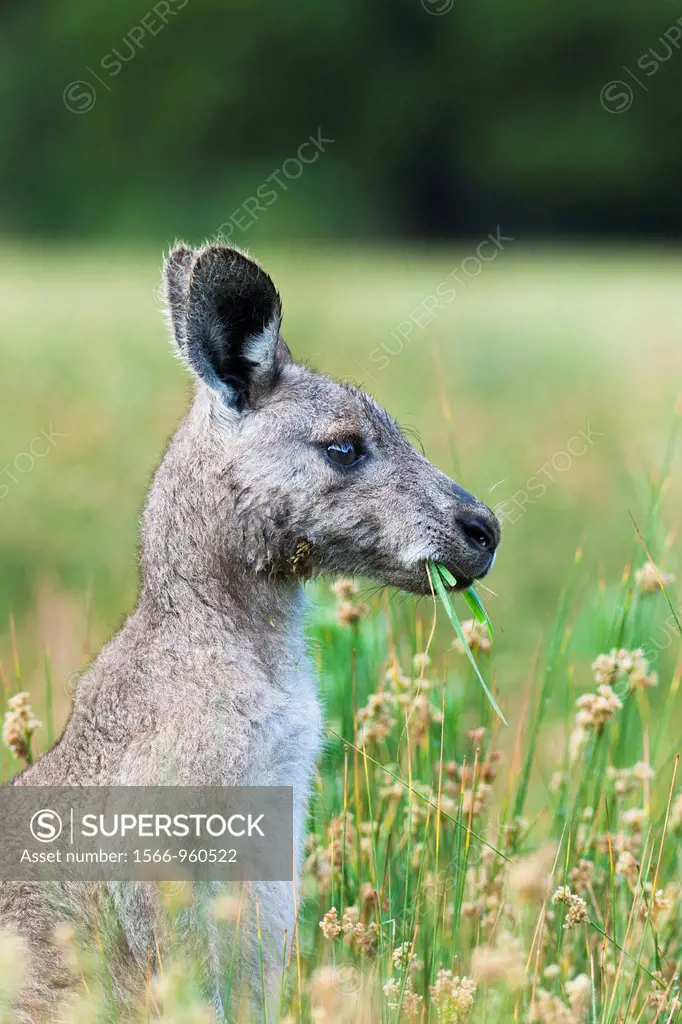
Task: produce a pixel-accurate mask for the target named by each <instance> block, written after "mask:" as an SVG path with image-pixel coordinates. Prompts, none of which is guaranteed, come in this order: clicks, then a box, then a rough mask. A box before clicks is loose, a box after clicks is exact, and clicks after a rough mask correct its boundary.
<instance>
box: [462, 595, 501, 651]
mask: <svg viewBox="0 0 682 1024" xmlns="http://www.w3.org/2000/svg"><path fill="white" fill-rule="evenodd" d="M463 597H464V600H465V601H466V603H467V604H468V605H469V607H470V608H471V611H472V612H473V616H474V618H475V619H476V621H477V622H480V624H481V625H482V626H485V627H486V629H487V630H488V632H489V633H490V639H491V640H492V639H493V638H494V636H495V633H494V631H493V624H492V622H491V621H490V616H489V615H488V613H487V611H486V610H485V608H484V607H483V602H482V601H481V599H480V597H479V596H478V594H477V592H476V590H475V589H474V587H473V585H472V586H470V587H467V589H466V590H465V591H463Z"/></svg>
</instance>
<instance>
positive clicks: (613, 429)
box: [0, 242, 682, 1024]
mask: <svg viewBox="0 0 682 1024" xmlns="http://www.w3.org/2000/svg"><path fill="white" fill-rule="evenodd" d="M257 255H258V256H259V257H260V258H261V259H262V260H263V262H264V263H265V265H266V266H267V268H268V270H269V271H270V272H271V273H272V276H273V277H274V279H275V280H276V281H277V283H278V286H279V289H280V292H281V294H282V298H283V304H284V313H285V319H284V331H283V333H284V336H285V338H286V340H287V341H288V343H289V345H290V347H291V348H292V350H293V352H294V354H295V356H296V357H298V358H301V359H305V360H307V361H309V362H311V363H312V364H313V365H314V366H315V367H316V368H318V369H322V370H324V371H326V372H329V373H330V374H333V375H336V376H340V377H346V378H352V379H354V380H355V381H359V382H361V383H363V384H364V386H365V387H367V388H368V389H369V390H371V391H372V392H373V393H374V394H375V395H376V397H377V398H378V399H379V400H380V401H381V402H382V403H383V404H384V405H386V406H387V407H388V408H389V409H390V411H391V412H392V413H394V414H395V415H396V416H397V418H398V419H399V420H400V421H401V423H402V424H403V425H405V426H406V427H408V428H410V430H412V431H416V432H417V433H418V436H419V443H421V444H422V445H423V447H424V450H425V452H426V454H427V455H428V457H429V458H431V459H432V461H434V462H435V463H436V464H437V465H439V466H440V467H441V468H442V469H444V470H445V471H446V472H448V473H450V474H451V475H453V476H455V478H456V479H457V480H458V481H459V482H460V483H462V484H463V485H464V486H466V487H467V488H468V489H469V490H472V491H474V492H475V493H477V494H478V495H479V496H480V497H481V498H483V499H484V500H486V501H488V503H489V504H491V505H494V506H498V507H499V508H500V510H501V514H502V515H503V518H504V525H503V542H502V545H501V548H500V551H499V555H498V559H497V564H496V567H495V570H494V572H493V573H492V575H491V576H490V578H489V580H487V581H486V584H487V585H488V586H489V587H490V590H491V591H493V593H487V592H486V591H485V590H484V589H482V590H481V593H482V595H483V597H484V599H485V603H486V605H487V607H488V610H489V612H490V614H491V617H492V620H493V623H494V625H495V642H494V645H493V650H492V652H491V653H490V654H487V653H483V654H481V655H480V662H481V665H482V668H483V671H484V672H485V674H486V677H487V678H488V679H492V681H493V684H494V688H495V691H496V694H497V696H498V699H499V701H500V704H501V705H502V708H503V710H504V712H505V715H506V717H507V719H508V721H509V726H508V727H507V728H505V727H504V726H502V725H501V723H500V722H499V721H498V720H497V719H496V718H495V716H494V715H493V714H492V713H491V711H490V708H489V706H488V704H487V702H486V701H485V698H484V697H483V695H482V692H481V690H480V687H479V685H478V683H477V682H476V680H475V677H474V675H473V672H472V671H471V670H470V668H469V667H468V666H467V663H466V660H465V658H464V657H463V656H462V654H461V653H459V652H457V651H456V650H454V649H453V647H452V641H453V634H452V630H451V627H450V626H449V624H448V622H447V619H446V616H445V615H444V614H443V611H442V609H440V610H438V609H436V608H435V607H434V603H433V602H431V601H429V600H422V601H419V602H416V601H413V600H412V599H411V598H410V599H404V598H401V597H400V596H398V597H396V598H395V599H390V595H386V596H384V595H379V596H377V595H376V592H375V591H374V589H372V588H371V586H369V585H368V586H367V595H366V600H367V603H368V604H369V605H370V608H369V613H368V614H364V612H363V614H362V616H361V618H360V621H359V623H358V624H357V626H345V627H344V626H342V625H341V624H339V622H338V621H337V619H336V616H335V603H336V600H337V599H336V598H335V597H334V596H333V595H331V594H330V593H329V591H328V588H327V587H326V586H325V585H323V584H317V585H316V586H315V588H313V589H312V591H311V596H312V597H313V602H312V607H311V614H310V631H311V636H312V637H313V640H314V643H315V645H316V650H317V652H318V653H317V657H318V661H319V666H320V677H321V687H322V691H323V695H324V699H325V704H326V708H327V724H328V727H329V736H328V740H329V742H328V745H327V748H326V750H325V753H324V756H323V758H322V761H321V764H320V771H319V777H318V782H317V787H316V795H315V801H314V809H313V815H312V819H311V837H310V844H309V860H308V865H307V870H306V875H305V879H304V884H303V891H302V893H301V894H300V895H301V901H302V912H301V921H300V927H299V934H298V936H297V942H296V943H295V945H294V952H293V955H292V959H291V963H290V964H289V966H288V970H287V973H286V977H287V982H288V985H287V990H286V993H285V995H284V997H283V1015H285V1016H286V1015H288V1016H289V1018H290V1019H291V1020H292V1021H293V1020H295V1021H299V1020H301V1021H308V1020H311V1019H313V1020H315V1021H318V1022H322V1021H325V1022H326V1021H329V1022H331V1021H349V1022H350V1021H356V1020H366V1021H379V1020H386V1021H397V1020H398V1019H400V1020H407V1019H414V1020H434V1021H436V1020H440V1021H452V1022H460V1021H464V1020H471V1021H488V1022H493V1024H498V1022H499V1024H502V1022H504V1024H506V1022H508V1021H512V1020H515V1021H526V1020H528V1021H531V1020H536V1021H540V1022H547V1024H550V1022H554V1021H573V1022H580V1021H590V1022H597V1021H599V1022H600V1024H616V1022H620V1021H622V1022H628V1024H629V1022H635V1021H640V1020H641V1021H656V1022H660V1024H663V1022H669V1021H673V1020H678V1018H679V1016H680V1014H679V1012H678V1011H679V1001H677V1002H676V999H677V984H678V981H677V975H678V972H679V968H680V961H681V957H682V928H681V924H682V921H681V916H680V915H681V912H682V908H681V907H680V900H679V891H678V888H676V887H677V886H678V883H679V878H680V867H681V866H682V842H681V830H682V801H681V800H680V798H679V797H678V792H679V786H680V782H681V781H682V779H681V778H680V777H679V776H677V777H676V775H675V773H676V760H675V758H676V754H677V751H678V750H679V734H680V721H681V720H682V719H681V718H680V713H681V702H680V699H679V694H678V688H679V678H680V677H679V675H677V674H676V672H675V666H676V661H677V657H678V653H679V632H678V629H677V626H676V624H675V621H674V616H673V613H672V611H671V606H672V608H673V609H675V608H677V601H676V596H675V586H674V584H670V585H668V586H667V587H666V593H665V594H664V593H661V592H655V593H651V594H648V593H643V592H642V591H641V589H638V588H637V587H636V586H635V581H634V571H635V570H636V569H638V568H640V567H641V566H643V565H644V564H645V563H646V561H647V558H646V554H645V551H644V549H643V547H642V543H641V542H640V539H639V538H638V536H637V533H636V530H635V525H634V524H637V526H638V527H639V529H640V530H641V532H642V534H643V536H644V538H645V540H646V544H647V546H648V548H649V551H650V552H651V555H652V557H653V559H654V561H655V562H656V563H657V564H658V565H660V566H661V567H662V568H663V569H664V570H666V571H670V572H673V573H675V572H676V573H677V574H678V575H679V573H680V571H681V566H680V561H679V555H678V553H677V552H678V545H677V535H676V531H677V529H678V528H679V525H680V523H679V519H680V515H679V509H680V498H681V497H682V486H681V474H680V453H679V450H678V449H676V448H675V446H674V441H675V434H676V427H677V419H676V418H675V414H674V410H675V407H676V403H677V402H678V390H679V382H680V380H681V379H682V374H681V370H682V347H681V346H680V344H679V330H680V324H681V323H682V293H680V290H679V288H678V286H677V279H678V277H679V273H680V270H681V269H682V267H681V266H680V264H681V263H682V259H681V258H680V257H679V256H678V254H677V253H676V252H675V251H673V250H670V251H668V250H664V249H660V250H651V251H644V250H640V251H637V252H617V251H614V250H606V249H599V248H593V249H590V250H583V249H576V250H570V249H569V250H553V249H551V248H546V249H542V248H532V249H529V248H524V247H523V246H522V245H521V243H518V242H510V243H507V244H506V246H505V248H504V250H502V251H500V252H499V253H498V255H497V256H496V258H495V260H494V261H492V262H490V263H486V264H483V265H481V270H480V273H478V274H477V276H475V277H474V276H472V277H467V275H466V273H465V272H464V269H465V268H466V267H467V266H471V264H470V263H469V264H467V262H466V258H467V257H471V256H472V255H475V247H472V248H471V249H467V248H462V249H460V250H445V249H444V250H433V249H431V250H428V251H423V252H422V251H419V250H391V251H378V250H374V251H370V250H364V251H359V252H358V251H350V250H349V251H337V250H333V251H332V250H329V251H326V250H319V251H310V250H307V249H304V248H302V247H301V248H294V249H290V250H283V249H274V250H272V251H270V252H259V253H258V254H257ZM160 261H161V254H155V253H149V252H139V253H135V254H127V255H125V254H123V253H121V252H111V253H110V252H108V251H105V250H100V251H94V250H90V251H83V250H80V249H74V250H73V251H70V250H69V249H64V248H61V249H54V250H51V249H49V248H44V249H43V248H41V249H38V248H35V249H28V248H25V249H18V250H9V249H5V250H3V251H1V252H0V271H1V272H0V298H1V300H2V307H3V310H4V325H3V327H4V329H3V331H2V336H1V338H0V345H1V346H2V360H3V367H4V375H3V386H2V393H1V402H0V467H3V466H4V467H5V469H4V470H2V472H1V473H0V565H1V567H2V572H1V574H0V661H1V663H2V666H3V680H4V685H5V688H6V691H7V694H8V695H9V694H10V693H13V692H16V691H17V690H28V691H30V692H31V694H32V695H33V697H34V704H35V708H36V712H37V714H38V717H39V718H41V719H42V720H43V721H45V722H47V720H48V718H50V720H52V716H51V715H50V714H49V709H46V706H45V695H46V693H47V692H49V693H50V695H51V696H50V702H51V703H52V705H53V708H54V726H53V728H54V730H57V729H58V728H59V727H60V725H61V723H62V722H63V720H64V717H65V715H66V713H67V711H68V702H69V694H70V693H71V692H72V690H73V685H74V680H75V677H76V674H77V671H78V670H79V669H80V668H81V667H82V665H83V663H84V660H86V659H87V657H88V656H89V654H90V653H93V652H96V650H97V648H98V646H99V645H100V644H101V642H102V641H103V640H104V639H106V637H107V636H108V635H110V633H111V632H112V631H113V630H114V629H115V628H116V626H117V624H118V623H119V622H120V620H121V618H122V617H123V616H124V615H125V614H126V613H127V612H128V611H129V610H130V609H131V607H132V605H133V603H134V597H135V587H136V579H135V561H136V554H135V547H136V531H137V515H138V512H139V509H140V506H141V503H142V500H143V498H144V494H145V489H146V486H147V482H148V480H149V477H150V474H151V472H152V470H153V468H154V466H155V464H156V462H157V461H158V459H159V457H160V454H161V451H162V449H163V445H164V443H165V440H166V439H167V437H168V436H169V434H170V433H171V432H172V430H173V427H174V425H175V423H176V422H177V421H178V419H179V417H180V416H181V415H182V412H183V409H184V407H185V405H186V401H187V395H188V378H187V376H186V374H185V372H184V371H183V369H182V367H181V365H180V364H179V363H178V362H177V361H176V360H174V359H173V357H172V356H171V353H170V347H169V345H168V343H167V340H166V333H165V325H164V323H163V320H162V317H161V313H160V309H159V302H158V279H159V268H160ZM463 261H465V262H464V263H463ZM453 271H456V272H457V276H456V278H454V279H453V278H452V277H450V278H449V281H450V284H451V286H452V288H453V289H454V291H455V297H454V298H453V299H451V300H450V301H449V302H447V303H445V304H443V305H442V307H441V308H435V307H434V306H433V304H431V312H430V313H429V312H428V309H429V304H428V303H427V304H426V310H427V313H428V316H427V313H425V312H424V309H425V307H424V305H423V303H424V299H425V297H427V296H431V295H438V294H439V292H438V285H439V284H440V283H441V282H443V281H444V280H445V279H446V278H447V277H448V275H450V274H451V273H452V272H453ZM453 280H454V283H453ZM415 310H417V312H415ZM411 313H412V315H413V319H412V320H410V314H411ZM415 321H417V322H415ZM408 322H409V323H410V324H411V326H408ZM42 432H45V434H47V435H48V437H49V438H50V440H49V441H46V440H45V436H44V434H43V433H42ZM576 551H579V552H580V553H579V555H578V556H577V557H576ZM628 566H629V567H630V570H629V571H627V572H625V575H624V570H625V569H626V567H628ZM363 588H364V584H363V583H362V582H361V587H360V593H359V595H357V596H354V597H353V600H354V601H356V602H362V601H363V600H364V599H365V596H364V595H363ZM669 602H670V605H669ZM457 607H458V609H459V612H460V614H461V616H462V618H468V617H469V615H468V612H467V610H466V606H465V605H464V603H463V602H461V603H460V600H458V602H457ZM436 611H438V614H437V621H436V625H435V630H432V625H433V620H434V614H435V613H436ZM11 622H12V623H13V626H11V625H10V623H11ZM432 632H433V635H432ZM640 647H641V648H644V650H645V654H646V657H647V659H648V661H649V670H652V669H655V671H656V672H657V673H658V683H657V685H656V686H649V685H647V679H646V677H647V675H648V672H647V671H645V670H644V668H643V667H642V665H641V664H639V663H638V661H637V659H636V658H635V660H634V667H633V666H632V665H631V664H630V662H628V661H627V660H626V659H625V658H624V656H621V658H620V663H619V664H616V663H615V662H600V663H599V664H598V666H597V669H596V671H593V670H592V668H591V665H592V663H593V662H594V661H595V659H596V658H597V657H598V655H600V654H605V653H608V652H609V651H610V650H611V649H612V648H618V649H628V650H633V649H637V648H640ZM427 649H428V652H429V656H430V660H427V659H425V658H423V657H419V656H420V655H422V654H423V653H424V652H425V651H426V650H427ZM46 654H47V658H46ZM415 655H417V656H418V657H417V659H416V661H414V656H415ZM46 663H47V665H48V666H49V668H48V671H47V675H48V677H49V680H50V681H51V682H50V683H49V685H46ZM354 664H355V666H356V667H355V671H354V670H353V665H354ZM600 683H601V684H604V685H609V686H611V685H612V687H613V689H612V691H611V690H609V691H608V692H606V691H602V693H601V697H600V698H588V699H587V700H584V701H583V703H582V706H581V707H580V708H577V707H576V700H577V699H578V698H579V697H580V696H581V695H585V694H595V693H596V692H597V688H598V685H599V684H600ZM577 715H578V716H579V717H578V718H576V716H577ZM483 729H485V732H481V731H479V730H483ZM344 740H345V741H346V742H345V743H344V742H343V741H344ZM47 742H48V733H47V729H46V728H45V727H43V728H41V729H39V730H38V732H37V733H36V736H35V738H34V746H35V748H36V749H37V750H40V749H44V748H45V746H46V744H47ZM2 758H3V760H2V762H1V764H0V767H2V770H3V772H4V775H5V777H6V776H7V775H8V774H9V773H10V772H11V771H13V770H16V769H17V768H19V767H20V766H21V762H20V761H17V760H15V759H12V757H11V755H10V754H9V752H8V751H7V750H5V751H4V753H3V755H2ZM633 768H634V769H635V771H634V773H633V771H632V769H633ZM652 772H654V773H655V774H651V773H652ZM486 844H489V845H486ZM561 886H568V887H569V889H570V895H569V894H567V893H566V892H563V891H562V892H560V893H559V896H557V897H556V899H555V901H554V902H553V901H552V894H553V893H555V891H557V890H559V887H561ZM659 890H660V892H659ZM657 893H658V895H656V894H657ZM580 901H584V902H580ZM332 907H334V908H335V909H336V914H333V913H331V908H332ZM170 910H171V911H172V908H170ZM344 913H345V919H344ZM325 914H327V915H328V916H327V918H326V919H325V925H324V928H320V927H319V924H320V921H321V920H323V918H324V915H325ZM583 917H584V918H585V920H583ZM337 919H338V923H337ZM566 925H569V926H568V927H566ZM406 943H407V944H409V945H407V946H404V944H406ZM408 964H411V966H408ZM88 970H91V975H88V978H89V986H88V988H89V992H90V995H89V996H88V1000H89V1002H87V1001H86V1002H87V1005H86V1002H84V1004H83V1007H81V1011H82V1014H83V1016H82V1017H79V1018H78V1019H82V1020H102V1021H105V1020H113V1019H115V1018H114V1017H112V1016H111V1012H110V1010H108V1009H107V1008H106V1005H105V1002H106V1001H105V999H104V997H102V999H99V996H98V988H97V980H96V979H97V967H96V965H95V966H94V967H93V966H92V965H89V968H88ZM442 971H445V972H448V971H450V972H452V975H449V974H447V973H445V974H443V973H439V972H442ZM173 972H174V968H173V966H172V964H170V965H168V968H167V977H166V984H165V987H162V989H161V988H157V989H154V990H153V991H151V992H150V997H149V1000H148V1007H147V1010H146V1011H145V1012H144V1013H143V1015H142V1016H141V1019H158V1018H159V1017H160V1018H161V1019H163V1020H165V1021H171V1020H174V1021H190V1020H196V1021H200V1020H210V1019H211V1018H210V1016H207V1012H208V1011H206V1010H205V1008H202V1006H201V998H200V995H199V994H197V991H195V990H194V989H193V988H192V985H191V981H190V980H188V978H187V975H186V974H183V975H182V977H180V975H177V976H176V974H174V973H173ZM84 973H87V972H84ZM456 977H458V978H460V979H462V978H463V979H465V980H464V981H462V980H460V981H455V980H454V979H455V978H456ZM471 979H473V980H471ZM474 986H476V993H475V1000H474V1001H473V1002H472V999H473V991H474ZM2 998H3V994H2V982H1V981H0V1018H1V1019H2V1020H5V1019H7V1020H11V1016H6V1017H2V1010H1V1007H2ZM5 998H7V993H5ZM91 1004H92V1005H91ZM88 1007H89V1008H88ZM81 1011H79V1012H81ZM155 1013H156V1017H155V1016H154V1014H155ZM88 1014H89V1016H88ZM107 1014H109V1015H108V1016H107ZM145 1014H146V1015H145ZM202 1015H203V1016H202ZM74 1019H76V1018H75V1017H74Z"/></svg>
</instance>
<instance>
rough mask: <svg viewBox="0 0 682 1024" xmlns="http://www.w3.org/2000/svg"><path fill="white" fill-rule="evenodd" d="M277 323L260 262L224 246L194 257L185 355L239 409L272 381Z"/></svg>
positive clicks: (275, 299)
mask: <svg viewBox="0 0 682 1024" xmlns="http://www.w3.org/2000/svg"><path fill="white" fill-rule="evenodd" d="M280 319H281V308H280V301H279V296H278V294H277V290H276V288H275V286H274V284H273V282H272V280H271V279H270V277H269V276H268V275H267V274H266V273H265V271H263V270H261V268H260V267H259V266H258V264H256V263H254V262H253V261H252V260H250V259H248V257H246V256H244V255H243V254H242V253H240V252H238V251H237V250H234V249H228V248H226V247H220V246H209V247H207V248H206V249H203V250H202V251H201V252H200V253H199V254H198V256H197V258H196V260H195V262H194V264H193V266H192V272H191V276H190V282H189V301H188V316H187V329H186V336H187V350H188V352H187V354H188V356H189V359H190V362H191V363H192V364H193V366H194V368H195V369H196V370H197V372H198V373H199V374H200V375H201V376H203V377H204V379H206V380H207V382H208V383H210V382H211V380H213V381H214V382H215V381H219V382H220V383H222V384H223V385H225V386H226V388H227V390H228V394H229V396H230V400H231V402H232V404H233V405H235V406H236V407H237V408H239V409H241V408H243V407H244V405H245V404H246V403H248V402H250V401H252V400H253V398H254V397H255V395H256V393H257V392H258V390H259V388H263V387H264V386H266V385H267V386H269V387H271V386H272V385H273V384H274V382H275V380H276V377H277V373H278V370H279V367H280V365H281V364H280V363H279V360H278V350H279V351H280V352H281V348H279V349H278V337H279V324H280Z"/></svg>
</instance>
